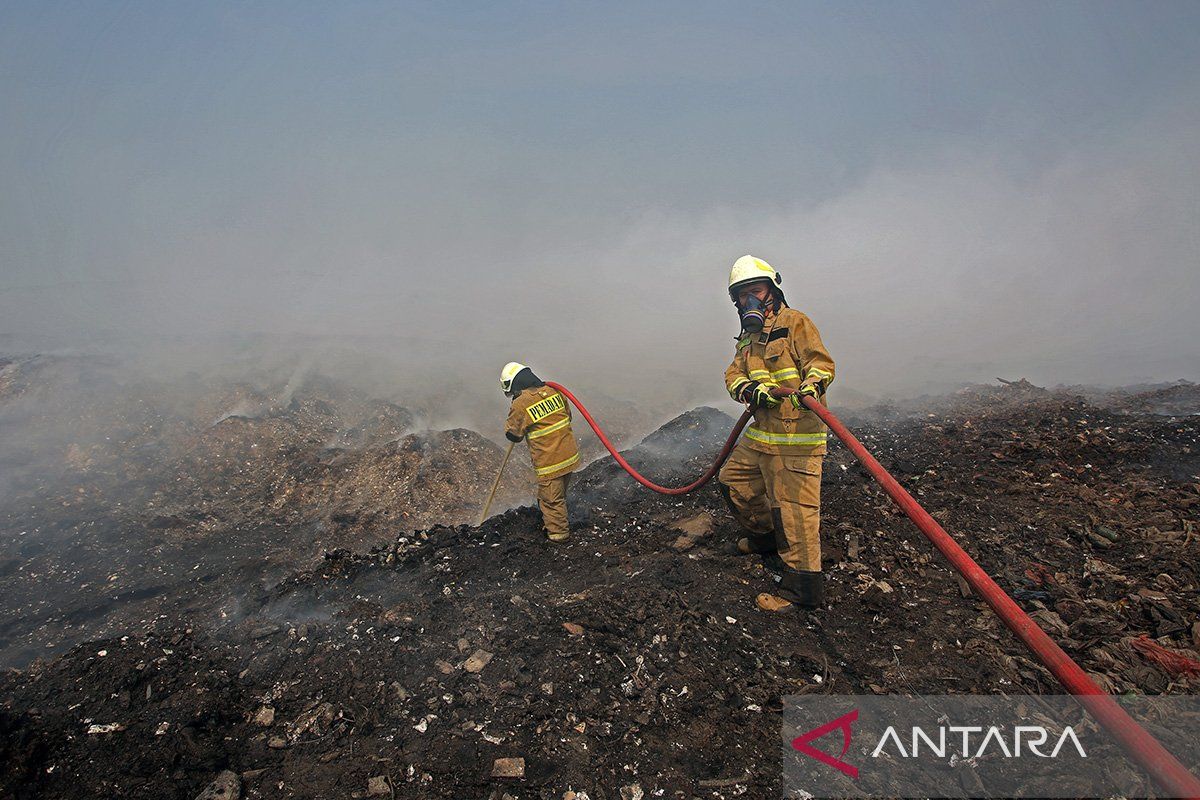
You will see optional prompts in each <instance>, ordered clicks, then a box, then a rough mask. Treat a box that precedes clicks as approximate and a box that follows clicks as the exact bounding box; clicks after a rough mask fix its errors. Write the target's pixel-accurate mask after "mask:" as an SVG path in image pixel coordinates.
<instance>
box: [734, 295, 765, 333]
mask: <svg viewBox="0 0 1200 800" xmlns="http://www.w3.org/2000/svg"><path fill="white" fill-rule="evenodd" d="M738 313H739V314H740V315H741V317H742V330H744V331H745V332H746V333H758V332H759V331H761V330H762V329H763V326H764V325H766V324H767V306H766V304H764V303H763V301H762V300H759V299H758V298H757V297H755V296H754V295H750V296H748V297H747V298H746V302H744V303H741V304H739V305H738Z"/></svg>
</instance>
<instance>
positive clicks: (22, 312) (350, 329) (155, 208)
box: [0, 2, 1200, 395]
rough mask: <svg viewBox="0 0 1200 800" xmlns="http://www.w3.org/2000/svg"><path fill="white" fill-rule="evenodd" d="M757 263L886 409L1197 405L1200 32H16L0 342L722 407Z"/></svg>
mask: <svg viewBox="0 0 1200 800" xmlns="http://www.w3.org/2000/svg"><path fill="white" fill-rule="evenodd" d="M747 252H750V253H754V254H755V255H758V256H760V257H763V258H766V259H767V260H769V261H771V262H772V263H773V264H775V266H776V267H777V268H779V269H780V271H781V272H783V274H784V288H785V290H786V291H787V294H788V298H789V300H790V301H791V303H792V305H795V306H797V307H799V308H801V309H802V310H805V311H807V312H808V313H809V314H810V315H811V316H812V317H813V318H814V320H815V321H816V322H817V324H818V326H819V327H820V328H821V330H822V332H823V334H824V336H825V339H826V343H827V345H828V346H829V348H830V350H831V351H832V352H833V355H834V357H835V359H837V361H838V364H839V372H840V374H841V376H842V382H843V383H844V384H845V385H849V386H852V387H855V388H859V389H862V390H864V391H869V392H882V391H901V392H912V391H919V390H920V389H921V387H922V386H924V385H926V383H927V382H942V381H952V380H958V379H963V380H971V379H980V378H983V379H987V378H990V377H992V376H993V375H996V374H1000V375H1003V376H1005V377H1011V378H1016V377H1020V376H1022V375H1026V376H1028V377H1030V378H1031V379H1034V380H1036V381H1039V382H1048V383H1055V382H1058V381H1063V382H1074V381H1084V380H1091V381H1103V382H1107V383H1120V382H1126V381H1133V380H1140V379H1172V378H1179V377H1183V378H1190V379H1198V378H1200V348H1198V347H1197V345H1196V341H1197V339H1200V322H1198V320H1200V313H1197V311H1196V309H1197V308H1198V307H1200V280H1198V279H1197V276H1198V273H1200V3H1195V2H1188V3H1178V4H1176V3H1164V2H1154V3H1142V2H1139V3H1133V2H1129V3H1124V4H1112V3H1099V2H1087V3H1065V2H1054V3H1037V4H1034V3H1003V4H992V3H979V2H972V3H949V2H947V3H878V4H850V3H843V2H838V3H829V4H813V3H792V2H788V3H779V4H752V3H745V2H739V3H704V2H686V3H665V2H658V3H652V4H637V5H622V4H617V3H591V4H576V3H569V4H567V3H543V4H532V3H497V2H489V3H477V4H476V3H453V4H442V3H437V4H435V3H429V4H424V3H421V4H418V3H408V4H402V3H378V4H374V3H372V4H366V3H339V4H330V3H321V4H300V3H287V4H282V3H281V4H268V3H256V4H244V3H230V4H219V3H202V4H201V3H191V4H184V3H161V2H156V3H144V4H141V3H134V4H129V3H125V4H120V3H96V2H90V3H79V4H47V3H34V2H31V3H12V2H8V3H4V4H3V5H2V6H0V349H9V350H11V349H13V348H19V347H48V346H76V347H87V346H93V345H95V343H97V342H102V341H110V340H113V339H119V340H121V341H123V342H126V343H129V342H145V343H150V342H157V341H160V340H161V338H162V337H164V336H166V337H172V339H173V340H174V341H182V342H189V341H212V340H213V339H214V337H220V336H223V335H225V334H230V333H233V334H243V333H266V334H272V335H276V336H278V337H282V338H284V339H290V340H292V341H296V340H297V338H298V337H312V338H313V339H314V340H319V339H321V338H322V337H331V336H335V337H341V339H342V340H344V341H347V342H349V343H350V344H349V346H351V347H363V348H368V349H369V348H370V347H379V348H381V349H384V350H389V349H395V348H397V347H412V348H413V349H414V351H417V350H419V351H420V354H421V355H420V358H421V359H425V360H426V361H439V362H441V363H442V364H443V365H445V366H444V369H445V370H446V372H448V373H454V375H455V378H456V379H461V380H464V381H466V382H468V383H469V382H471V381H474V380H487V381H489V382H494V379H495V376H494V375H493V374H492V373H494V372H496V371H497V370H498V368H499V366H500V365H502V364H503V363H504V362H505V361H508V360H509V359H510V358H517V359H520V360H525V361H529V362H531V363H533V364H535V365H538V366H540V367H541V369H542V371H543V372H546V373H550V374H553V375H554V376H556V377H559V378H561V379H563V380H566V381H570V380H573V379H577V380H584V379H585V376H586V379H587V380H588V381H589V382H591V383H596V382H600V383H604V384H605V385H610V386H611V387H612V393H613V394H614V395H620V394H622V391H621V388H622V386H623V385H627V384H629V383H632V382H638V383H640V384H641V385H642V387H643V388H644V387H645V382H646V381H647V379H651V380H653V379H655V378H658V379H662V380H678V379H682V378H683V377H685V376H686V377H688V378H689V379H693V380H696V381H699V382H701V383H702V384H704V385H707V384H708V383H712V384H713V386H714V389H715V391H716V392H717V393H719V392H720V389H721V386H720V383H721V373H722V371H723V369H724V367H725V365H726V364H727V363H728V360H729V357H730V355H731V352H732V349H731V337H732V336H733V334H734V333H735V332H736V324H735V321H734V316H733V311H732V307H731V306H730V304H729V302H728V300H727V297H726V294H725V281H726V277H727V275H728V268H729V265H730V264H731V263H732V261H733V260H734V259H735V258H736V257H738V256H740V255H742V254H743V253H747ZM397 342H408V344H397ZM422 363H424V362H422ZM488 388H489V390H490V389H491V388H494V387H492V386H491V385H490V383H489V387H488Z"/></svg>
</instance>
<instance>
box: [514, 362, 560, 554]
mask: <svg viewBox="0 0 1200 800" xmlns="http://www.w3.org/2000/svg"><path fill="white" fill-rule="evenodd" d="M500 388H501V389H503V390H504V393H505V394H506V395H508V396H509V397H511V398H512V408H511V409H510V410H509V412H508V422H507V423H506V424H505V426H504V435H505V436H506V437H508V440H509V441H510V442H519V441H521V440H522V439H524V440H525V441H526V442H527V443H528V444H529V457H530V459H531V460H532V461H533V469H534V472H535V473H536V474H537V485H538V489H537V499H538V506H539V507H541V509H542V524H543V525H544V526H545V529H546V538H547V539H549V540H550V541H552V542H565V541H567V539H568V538H569V537H570V533H571V529H570V526H569V525H568V523H567V483H568V482H569V481H570V478H571V473H572V472H574V471H575V470H577V469H579V448H578V447H577V446H576V445H575V434H574V433H572V432H571V407H570V405H568V403H567V400H566V398H565V397H563V396H562V395H561V394H559V393H558V392H557V391H555V390H554V389H551V388H550V387H549V386H547V385H546V384H544V383H542V381H541V379H539V378H538V376H537V375H534V374H533V370H531V369H530V368H529V367H527V366H525V365H524V364H518V363H517V362H515V361H511V362H509V363H508V364H505V365H504V369H503V370H501V372H500Z"/></svg>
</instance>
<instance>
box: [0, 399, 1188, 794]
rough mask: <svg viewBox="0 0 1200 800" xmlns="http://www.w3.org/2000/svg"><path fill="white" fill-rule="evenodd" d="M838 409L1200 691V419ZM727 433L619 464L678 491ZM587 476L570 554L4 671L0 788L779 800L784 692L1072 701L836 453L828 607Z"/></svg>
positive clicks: (990, 556)
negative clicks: (783, 593)
mask: <svg viewBox="0 0 1200 800" xmlns="http://www.w3.org/2000/svg"><path fill="white" fill-rule="evenodd" d="M997 391H1007V390H1006V389H1003V388H1000V389H998V390H997ZM835 403H836V398H835ZM849 422H850V423H851V426H852V428H854V429H855V431H856V433H858V434H859V436H860V438H861V439H862V441H863V442H864V443H865V444H866V445H867V447H868V448H870V449H871V450H872V451H873V452H875V453H876V454H877V456H878V457H879V459H880V461H881V462H882V463H883V464H884V465H885V466H886V467H888V468H889V469H892V470H893V471H894V473H895V474H896V475H897V477H898V478H899V479H900V480H901V481H902V482H903V483H904V484H905V485H906V486H907V487H908V488H909V489H910V491H912V493H913V494H914V495H915V496H916V497H917V498H918V499H919V500H920V501H921V502H922V503H923V504H924V505H925V506H926V508H928V509H929V510H930V511H931V512H932V513H933V514H934V515H935V517H937V518H938V520H939V521H940V522H941V523H942V524H943V525H944V526H945V527H946V528H947V530H949V531H950V532H951V533H952V534H954V535H955V536H956V537H957V538H958V539H959V541H960V542H961V543H962V544H963V546H964V547H965V548H966V549H967V550H968V551H969V552H970V553H971V554H972V555H973V556H974V557H975V558H976V559H977V560H978V561H979V562H980V563H981V564H982V565H983V566H984V567H985V568H986V569H987V570H988V571H989V572H990V573H991V574H992V575H993V576H994V577H995V578H996V580H997V581H998V582H999V583H1000V585H1001V586H1002V587H1004V588H1005V589H1006V590H1007V591H1008V592H1009V593H1010V594H1011V595H1012V596H1013V597H1014V598H1015V599H1016V600H1017V601H1018V602H1019V603H1020V604H1021V605H1022V606H1023V607H1024V608H1025V609H1026V610H1027V611H1028V612H1029V613H1030V614H1031V615H1032V616H1033V617H1034V618H1035V619H1036V620H1037V621H1038V623H1039V624H1040V625H1042V626H1043V627H1044V628H1045V630H1046V631H1047V632H1048V633H1049V634H1050V635H1051V636H1052V637H1053V638H1054V639H1055V640H1056V641H1057V642H1058V643H1059V644H1060V645H1061V646H1062V647H1063V648H1064V649H1065V650H1066V651H1067V652H1068V653H1069V654H1070V655H1071V656H1072V657H1073V658H1075V659H1076V660H1077V661H1078V662H1079V663H1080V664H1081V665H1082V666H1083V667H1084V668H1085V669H1086V670H1088V671H1089V672H1090V673H1091V674H1092V675H1093V677H1094V678H1095V679H1096V680H1097V681H1098V682H1100V683H1101V685H1102V686H1104V687H1105V688H1106V689H1108V690H1109V691H1112V692H1114V693H1125V692H1135V693H1150V694H1157V693H1195V692H1196V691H1197V690H1198V689H1200V677H1198V673H1197V670H1200V654H1198V653H1197V650H1198V649H1200V625H1198V624H1197V619H1198V613H1200V592H1198V591H1197V588H1198V584H1200V576H1198V575H1197V565H1198V564H1200V558H1197V550H1200V534H1198V533H1197V531H1196V530H1195V520H1196V510H1197V505H1198V504H1200V477H1197V472H1198V470H1197V469H1196V466H1197V464H1196V462H1195V460H1194V459H1195V457H1196V454H1197V453H1198V452H1200V439H1198V436H1200V420H1198V418H1197V417H1195V416H1162V415H1154V414H1144V415H1137V414H1130V413H1126V412H1124V411H1122V410H1119V409H1107V408H1103V407H1100V406H1097V405H1094V404H1092V403H1090V402H1088V401H1086V400H1084V399H1083V398H1082V397H1079V396H1076V395H1070V394H1063V393H1056V392H1047V393H1045V394H1042V393H1041V392H1038V393H1036V396H1033V397H1030V398H1027V399H1026V400H1024V401H1022V402H1019V403H991V402H988V401H987V399H986V397H980V396H979V395H978V394H972V393H967V394H964V395H961V396H959V397H957V398H955V397H950V398H947V399H945V401H944V402H943V403H942V404H940V405H938V406H937V410H936V411H931V412H928V413H926V414H924V415H917V414H904V415H897V416H895V417H893V418H891V419H890V421H887V422H886V423H881V422H880V421H879V415H877V414H874V415H873V414H864V415H863V416H862V417H861V418H858V419H853V420H849ZM731 424H732V420H731V419H729V418H728V417H726V416H725V415H723V414H721V413H719V412H716V411H714V410H712V409H697V410H696V411H693V412H689V413H688V414H685V415H683V416H682V417H680V418H679V419H677V420H674V421H673V422H672V423H670V424H669V425H667V426H665V427H664V428H663V429H662V430H661V431H660V432H659V433H658V434H656V435H655V436H654V437H651V438H650V439H648V440H647V442H646V444H645V446H644V447H639V448H636V449H634V450H633V451H632V453H631V454H630V457H631V460H632V461H633V462H634V464H635V465H636V466H638V468H639V469H642V470H643V471H645V472H646V473H647V474H648V475H649V476H651V477H653V478H655V479H656V480H659V481H662V482H667V483H671V482H675V483H682V482H684V481H685V480H688V479H690V478H691V477H693V476H694V475H695V474H697V473H698V472H699V471H700V470H701V469H702V468H703V467H704V466H706V465H707V462H708V459H709V458H711V455H712V453H714V452H715V451H716V449H717V448H718V447H719V445H720V443H721V441H722V440H723V438H724V435H725V433H727V431H728V426H729V425H731ZM576 485H577V486H578V487H579V492H578V494H576V495H575V496H574V507H573V517H574V527H575V533H574V534H573V536H572V539H571V541H570V542H569V543H567V544H565V545H558V546H552V545H549V544H548V543H546V542H545V541H544V540H543V539H542V537H541V535H540V533H539V530H538V516H537V512H536V511H535V510H534V509H531V508H518V509H514V510H510V511H508V512H506V513H503V514H501V515H499V516H497V517H494V518H492V519H490V520H488V521H487V522H486V523H485V524H484V525H483V526H481V527H478V528H475V527H469V526H465V525H459V526H446V525H436V526H433V527H430V528H428V529H425V530H421V531H417V532H412V531H409V532H404V533H400V534H398V535H396V536H394V537H391V538H390V539H389V540H388V541H387V542H385V543H382V544H380V545H377V546H375V547H373V548H371V549H345V548H341V549H331V550H329V551H328V552H327V553H326V554H325V556H324V557H323V559H322V560H321V561H320V562H319V563H318V564H317V565H316V566H315V567H313V568H305V569H299V570H295V571H293V572H292V573H291V574H289V575H286V576H280V577H279V579H278V580H272V581H264V582H263V583H262V584H261V587H260V588H259V589H258V590H257V591H255V592H252V593H248V594H245V595H244V596H242V597H241V598H240V599H239V608H238V609H237V611H236V613H234V610H233V609H232V608H225V607H223V608H222V610H223V611H224V612H225V613H224V615H223V616H221V615H216V614H210V615H208V616H205V615H204V614H202V613H198V609H175V610H170V611H164V612H162V613H163V614H164V615H165V616H164V617H162V618H156V619H148V620H145V621H144V622H139V623H137V624H133V623H131V624H130V625H129V626H128V628H127V629H125V630H120V631H113V632H112V633H111V634H110V635H106V636H103V637H97V638H96V639H95V640H94V641H91V642H89V643H87V644H81V645H78V646H76V647H74V648H73V649H72V650H71V651H70V652H68V653H66V654H65V655H63V656H61V657H58V658H54V659H47V660H44V661H37V662H35V663H33V664H32V665H31V666H30V667H29V668H28V669H25V670H24V671H20V672H17V671H12V672H9V673H8V674H6V675H4V676H3V677H2V678H0V762H2V765H0V793H2V794H4V795H6V796H8V795H11V796H16V797H22V796H31V797H32V796H38V797H49V798H56V797H77V796H79V795H81V794H87V795H103V796H106V797H181V798H195V797H198V796H205V797H288V796H297V797H301V796H302V797H314V796H326V797H331V796H338V797H392V796H401V797H446V798H462V797H481V798H482V797H489V798H496V799H497V800H501V798H504V797H512V798H519V797H553V798H574V799H575V800H580V798H592V799H594V800H599V798H606V799H607V798H612V799H614V800H615V798H651V797H669V798H692V797H705V798H732V797H739V796H744V797H776V796H779V793H780V785H779V781H780V756H781V753H782V748H783V743H782V741H781V739H780V728H781V725H780V720H781V717H780V710H781V708H782V705H783V698H784V697H786V696H788V695H795V694H806V693H813V692H817V693H833V694H870V693H879V694H884V693H887V694H891V693H928V694H941V693H974V692H978V693H996V692H1005V693H1032V694H1038V693H1060V692H1061V687H1059V685H1058V684H1057V683H1056V681H1055V680H1054V679H1053V678H1052V677H1051V676H1050V675H1049V673H1048V672H1047V671H1046V670H1045V669H1044V668H1043V667H1042V666H1041V665H1040V664H1038V663H1037V662H1036V661H1034V660H1033V659H1032V657H1031V656H1030V654H1029V653H1028V652H1027V651H1026V650H1025V649H1024V648H1023V647H1022V646H1021V645H1020V644H1019V643H1018V642H1017V641H1016V640H1015V639H1014V638H1013V637H1012V636H1011V635H1010V634H1009V633H1008V632H1007V630H1005V629H1004V628H1003V627H1002V625H1001V624H1000V623H999V622H998V620H997V619H996V618H995V616H994V615H993V614H992V613H991V612H990V610H989V609H987V607H986V606H985V605H984V604H983V603H982V601H980V600H979V599H978V598H977V597H974V596H973V595H972V594H971V591H970V589H969V588H968V587H967V586H966V584H965V583H964V582H963V581H962V580H961V579H959V578H958V577H957V576H956V574H955V573H954V572H953V571H952V570H951V569H950V568H949V567H948V566H947V565H946V564H945V563H944V562H943V561H942V559H941V557H940V556H939V555H937V554H936V552H935V551H933V550H932V548H931V547H930V546H929V545H928V543H927V542H926V541H925V540H924V538H923V537H922V536H921V535H920V533H919V532H917V531H916V530H915V528H914V527H913V526H912V525H911V524H910V523H909V522H908V521H907V519H906V518H904V517H903V516H902V515H901V514H900V513H899V512H898V511H897V510H896V509H895V507H894V506H893V505H892V503H891V502H890V500H888V498H887V497H886V496H885V495H884V494H883V493H882V491H881V490H879V489H878V487H876V486H875V485H874V484H873V483H872V482H871V480H870V479H869V477H867V476H866V475H865V473H864V472H863V471H862V470H861V469H860V468H859V467H858V466H857V464H856V463H855V462H853V461H852V459H851V458H850V457H849V455H848V454H847V453H846V451H845V450H844V449H842V448H841V447H839V446H836V445H834V446H832V447H831V452H830V455H829V456H828V457H827V459H826V465H825V482H824V487H823V492H824V509H823V511H824V528H823V539H824V544H825V547H824V562H825V570H826V575H827V585H828V590H827V599H828V606H829V607H828V609H827V610H826V611H824V612H822V613H819V614H809V615H800V614H794V615H791V616H786V615H785V616H780V615H770V614H766V613H763V612H760V611H758V610H757V609H756V607H755V605H754V596H755V594H756V593H757V592H759V591H763V590H765V589H768V588H769V587H770V586H771V585H772V583H773V567H774V566H776V565H775V564H773V563H772V561H771V560H770V559H766V560H763V559H759V558H757V557H739V556H735V555H731V554H729V553H728V550H727V544H728V543H729V542H730V541H732V540H733V539H734V538H735V537H736V536H737V531H736V529H735V527H734V525H733V523H732V521H731V519H730V517H729V515H728V513H727V512H726V510H725V509H724V507H723V503H722V501H721V499H720V497H719V494H718V493H717V491H716V490H715V488H714V487H712V486H709V487H706V488H705V489H704V490H701V491H699V492H696V493H693V494H691V495H687V496H683V497H666V496H660V495H653V494H650V493H647V492H645V491H643V490H641V489H640V488H637V487H635V486H634V485H633V482H632V480H631V479H629V478H628V477H623V476H622V474H620V473H618V472H617V471H616V470H615V468H614V467H613V465H612V464H611V462H608V461H600V462H597V463H595V464H593V465H591V466H590V467H588V468H587V469H586V470H584V472H583V473H582V474H581V475H580V476H579V480H578V481H577V483H576ZM210 611H211V609H210ZM956 768H958V769H961V770H965V771H969V770H971V769H972V767H971V765H970V764H969V763H967V762H962V763H960V764H959V765H958V766H957V767H956ZM1145 788H1146V792H1147V793H1150V792H1151V791H1152V787H1151V786H1150V785H1149V784H1146V787H1145ZM902 791H903V789H902V787H898V788H897V792H898V793H901V792H902ZM204 792H207V793H208V794H202V793H204Z"/></svg>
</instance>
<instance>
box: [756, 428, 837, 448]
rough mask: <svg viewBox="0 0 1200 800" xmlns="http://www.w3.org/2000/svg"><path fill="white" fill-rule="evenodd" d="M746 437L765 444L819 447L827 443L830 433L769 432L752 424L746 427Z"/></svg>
mask: <svg viewBox="0 0 1200 800" xmlns="http://www.w3.org/2000/svg"><path fill="white" fill-rule="evenodd" d="M746 438H747V439H753V440H754V441H756V442H762V443H763V444H782V445H796V446H799V447H817V446H819V445H823V444H825V442H826V441H827V439H828V438H829V434H828V433H767V432H766V431H760V430H759V429H758V428H756V427H754V426H753V425H751V426H750V427H749V428H746Z"/></svg>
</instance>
